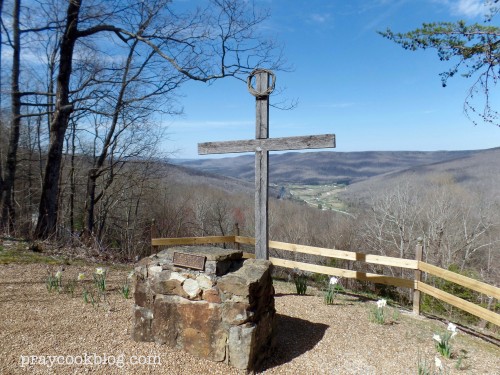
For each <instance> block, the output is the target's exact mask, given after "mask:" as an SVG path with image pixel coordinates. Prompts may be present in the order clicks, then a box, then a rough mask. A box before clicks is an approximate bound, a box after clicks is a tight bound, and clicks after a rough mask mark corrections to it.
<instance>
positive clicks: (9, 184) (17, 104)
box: [0, 0, 21, 230]
mask: <svg viewBox="0 0 500 375" xmlns="http://www.w3.org/2000/svg"><path fill="white" fill-rule="evenodd" d="M20 10H21V0H15V1H14V10H13V17H12V83H11V100H12V103H11V106H12V120H11V126H10V136H9V149H8V151H7V160H6V166H5V172H6V174H5V179H4V181H3V188H2V199H1V201H2V216H1V221H0V226H1V227H2V228H4V229H7V228H8V229H10V230H12V229H14V221H15V209H14V206H13V205H12V195H13V190H14V182H15V178H16V165H17V148H18V145H19V135H20V128H21V95H20V92H19V75H20V69H19V64H20V52H21V42H20V40H21V39H20V32H19V15H20Z"/></svg>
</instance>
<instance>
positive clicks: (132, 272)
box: [127, 271, 134, 279]
mask: <svg viewBox="0 0 500 375" xmlns="http://www.w3.org/2000/svg"><path fill="white" fill-rule="evenodd" d="M132 277H134V271H130V273H129V274H128V276H127V279H131V278H132Z"/></svg>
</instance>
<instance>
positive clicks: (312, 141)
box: [198, 134, 335, 155]
mask: <svg viewBox="0 0 500 375" xmlns="http://www.w3.org/2000/svg"><path fill="white" fill-rule="evenodd" d="M334 147H335V135H334V134H322V135H308V136H300V137H285V138H266V139H250V140H242V141H226V142H206V143H198V154H199V155H208V154H227V153H239V152H256V151H287V150H304V149H314V148H334Z"/></svg>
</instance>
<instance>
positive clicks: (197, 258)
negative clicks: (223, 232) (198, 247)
mask: <svg viewBox="0 0 500 375" xmlns="http://www.w3.org/2000/svg"><path fill="white" fill-rule="evenodd" d="M206 258H207V257H206V256H203V255H194V254H186V253H178V252H174V262H173V263H174V266H181V267H187V268H192V269H195V270H201V271H203V270H205V260H206Z"/></svg>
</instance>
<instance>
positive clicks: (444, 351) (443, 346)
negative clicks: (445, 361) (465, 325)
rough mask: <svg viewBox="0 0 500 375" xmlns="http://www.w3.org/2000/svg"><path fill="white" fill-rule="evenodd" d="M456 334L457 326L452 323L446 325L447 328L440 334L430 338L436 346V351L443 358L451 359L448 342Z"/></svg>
mask: <svg viewBox="0 0 500 375" xmlns="http://www.w3.org/2000/svg"><path fill="white" fill-rule="evenodd" d="M457 333H458V331H457V326H456V325H455V324H453V323H450V324H448V328H447V329H446V331H445V332H444V333H442V334H438V333H435V334H434V335H433V336H432V338H433V340H434V341H435V344H436V350H437V351H438V353H439V354H441V355H442V356H443V357H445V358H451V354H452V353H451V344H450V340H451V339H452V338H453V337H455V335H456V334H457Z"/></svg>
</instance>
